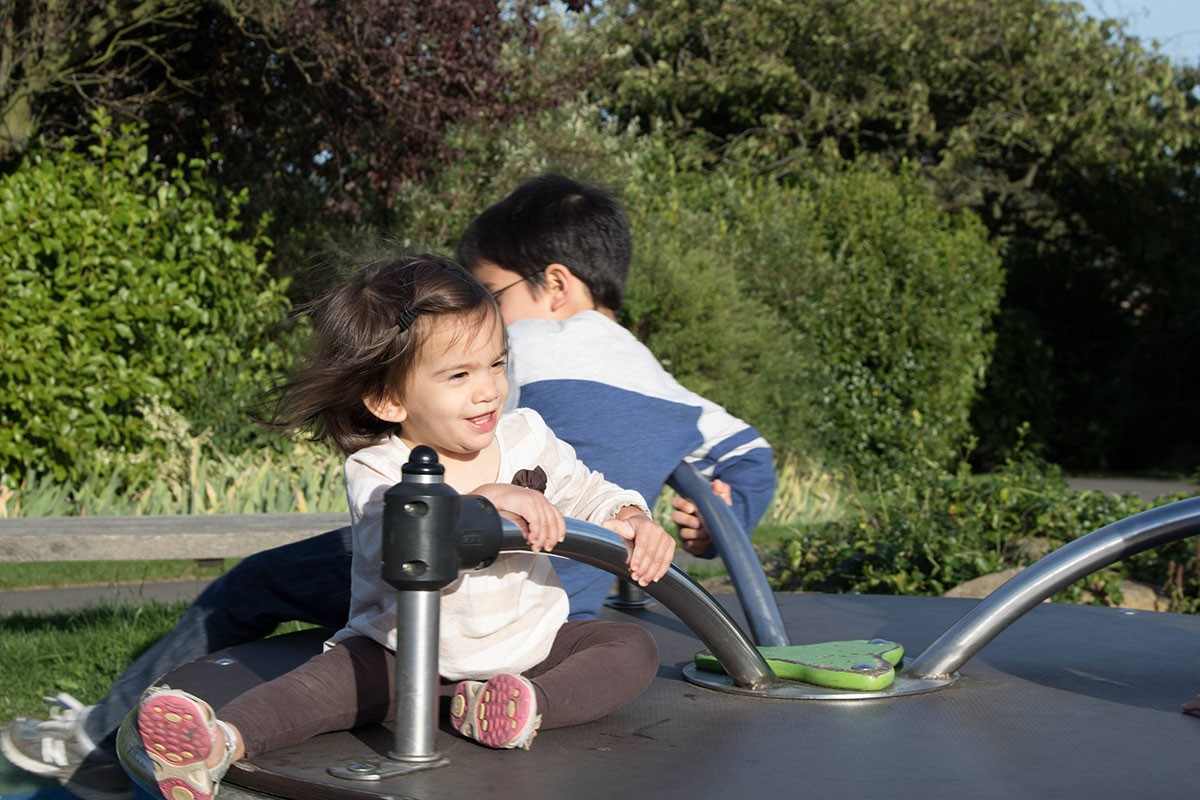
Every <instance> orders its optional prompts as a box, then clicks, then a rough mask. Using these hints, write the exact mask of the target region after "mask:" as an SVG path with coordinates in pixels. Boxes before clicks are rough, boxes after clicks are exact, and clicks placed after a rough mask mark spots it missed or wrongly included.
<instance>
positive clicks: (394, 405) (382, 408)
mask: <svg viewBox="0 0 1200 800" xmlns="http://www.w3.org/2000/svg"><path fill="white" fill-rule="evenodd" d="M363 405H364V406H366V407H367V411H370V412H371V413H372V414H374V415H375V416H377V417H379V418H380V419H381V420H383V421H384V422H395V423H401V422H404V420H406V419H408V410H407V409H406V408H405V407H404V404H403V403H398V402H396V400H395V399H393V398H392V397H390V396H389V397H374V396H364V397H363Z"/></svg>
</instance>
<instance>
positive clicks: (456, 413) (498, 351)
mask: <svg viewBox="0 0 1200 800" xmlns="http://www.w3.org/2000/svg"><path fill="white" fill-rule="evenodd" d="M470 324H471V323H469V322H468V321H467V320H466V319H465V318H460V319H458V320H454V319H447V320H443V321H441V322H440V324H438V325H437V327H436V328H435V330H434V331H433V332H432V334H431V335H430V337H429V338H428V339H427V340H426V341H425V344H424V346H423V347H422V348H421V352H420V353H419V354H418V356H417V360H416V363H415V364H414V365H413V369H412V370H411V371H410V372H409V375H408V380H407V381H406V384H405V387H404V396H403V400H402V401H401V402H397V403H395V409H396V411H397V412H398V415H399V416H400V417H401V418H400V419H393V420H392V421H394V422H399V423H400V439H401V440H402V441H403V442H404V443H405V444H407V445H408V446H409V447H415V446H416V445H419V444H424V445H428V446H429V447H432V448H433V449H435V450H437V451H438V453H439V454H440V455H443V456H449V457H455V456H457V457H467V458H470V457H472V456H474V455H475V454H476V453H478V452H479V451H481V450H483V449H484V448H486V447H487V446H488V445H490V444H491V443H492V442H493V441H494V440H495V438H496V424H497V423H498V422H499V421H500V411H501V409H503V408H504V401H505V399H506V398H507V397H508V375H507V373H506V365H507V361H508V353H507V351H506V350H505V341H504V327H503V323H502V322H501V320H500V318H499V317H498V316H496V315H494V314H493V315H489V318H488V321H487V322H485V323H484V324H483V325H482V326H479V327H477V328H476V327H469V325H470Z"/></svg>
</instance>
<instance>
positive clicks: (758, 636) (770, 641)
mask: <svg viewBox="0 0 1200 800" xmlns="http://www.w3.org/2000/svg"><path fill="white" fill-rule="evenodd" d="M667 482H668V483H669V484H670V485H671V487H672V488H673V489H675V491H677V492H679V494H680V495H682V496H684V497H686V498H688V499H689V500H691V501H692V502H693V503H695V504H696V508H697V509H699V511H700V516H702V517H703V518H704V523H705V526H706V527H707V528H708V532H709V534H710V535H711V536H712V538H713V542H714V543H715V544H716V546H717V551H718V552H719V553H720V554H721V560H722V561H723V562H724V563H725V568H726V569H727V570H729V577H730V579H732V580H733V588H734V590H735V591H736V592H737V597H738V602H740V603H741V604H742V611H743V612H744V613H745V615H746V622H747V624H748V625H749V626H750V636H751V637H752V638H753V639H754V641H755V642H757V643H758V644H760V645H769V646H772V647H783V646H786V645H789V644H791V641H790V640H789V639H788V632H787V628H785V627H784V625H783V617H782V616H780V614H779V605H778V604H777V603H776V602H775V595H774V594H772V593H771V585H770V584H769V583H768V582H767V575H766V573H765V572H763V568H762V563H761V562H759V560H758V554H757V553H755V552H754V547H753V546H752V545H751V544H750V537H749V536H747V535H746V533H745V531H743V530H742V524H741V523H740V522H738V519H737V517H735V516H734V515H733V509H731V508H730V507H729V506H728V505H726V504H725V503H723V502H721V500H720V499H719V498H717V496H716V495H714V494H713V492H712V484H710V483H709V482H708V479H707V478H705V477H704V476H703V475H701V474H700V471H699V470H698V469H696V468H695V467H694V466H692V465H691V464H689V463H687V462H686V461H685V462H683V463H681V464H680V465H679V466H678V467H676V468H675V471H674V472H672V473H671V477H670V478H669V479H668V481H667Z"/></svg>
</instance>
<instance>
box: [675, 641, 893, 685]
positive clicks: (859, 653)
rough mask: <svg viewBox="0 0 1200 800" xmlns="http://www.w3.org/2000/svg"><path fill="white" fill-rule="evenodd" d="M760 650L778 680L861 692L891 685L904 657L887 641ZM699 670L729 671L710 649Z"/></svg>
mask: <svg viewBox="0 0 1200 800" xmlns="http://www.w3.org/2000/svg"><path fill="white" fill-rule="evenodd" d="M758 651H759V652H760V653H762V656H763V658H764V659H766V662H767V665H768V666H769V667H770V668H771V670H772V671H773V672H774V673H775V676H776V677H778V678H781V679H783V680H788V681H802V682H804V683H811V684H813V685H815V686H827V687H829V688H831V689H850V690H854V691H860V692H871V691H876V690H879V689H886V688H887V687H889V686H891V685H892V681H893V680H894V679H895V677H896V669H895V666H896V665H897V664H899V663H900V659H901V658H903V657H904V647H903V645H900V644H899V643H897V642H889V641H888V640H886V639H869V640H868V639H855V640H852V641H846V642H819V643H817V644H794V645H787V646H784V647H759V648H758ZM696 667H697V668H698V669H702V670H706V671H708V672H724V671H725V670H724V668H722V667H721V662H719V661H717V659H716V656H714V655H713V654H712V653H710V652H708V651H707V650H704V651H701V652H699V653H697V654H696Z"/></svg>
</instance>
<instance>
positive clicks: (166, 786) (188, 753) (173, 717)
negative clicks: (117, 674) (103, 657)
mask: <svg viewBox="0 0 1200 800" xmlns="http://www.w3.org/2000/svg"><path fill="white" fill-rule="evenodd" d="M137 720H138V733H139V734H140V735H141V737H142V744H143V745H144V746H145V748H146V755H148V756H149V757H150V760H151V761H152V762H154V780H155V781H157V782H158V790H159V791H160V792H162V795H163V797H165V798H168V800H212V798H213V797H215V796H216V794H217V789H218V788H219V787H220V783H221V778H223V777H224V776H225V773H226V772H227V771H228V770H229V765H230V763H231V762H232V761H233V751H234V749H235V748H236V746H237V745H236V743H235V737H234V734H233V731H232V730H231V729H230V728H229V726H227V725H225V723H223V722H221V721H220V720H218V719H217V718H216V717H215V715H214V714H213V710H212V706H210V705H209V704H208V703H206V702H204V701H203V700H201V699H200V698H199V697H196V696H194V695H191V694H188V693H187V692H182V691H179V690H177V689H171V688H170V687H167V686H158V687H154V688H152V689H150V690H149V691H148V692H147V693H146V695H145V696H144V697H143V698H142V704H141V707H140V708H139V709H138V715H137ZM218 725H220V726H221V731H222V733H224V734H225V753H224V756H223V757H222V758H221V761H220V763H218V764H217V765H216V766H215V767H209V766H208V765H207V764H206V763H205V762H206V761H207V760H208V756H209V754H210V753H212V750H213V746H214V742H215V739H216V734H217V726H218Z"/></svg>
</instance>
